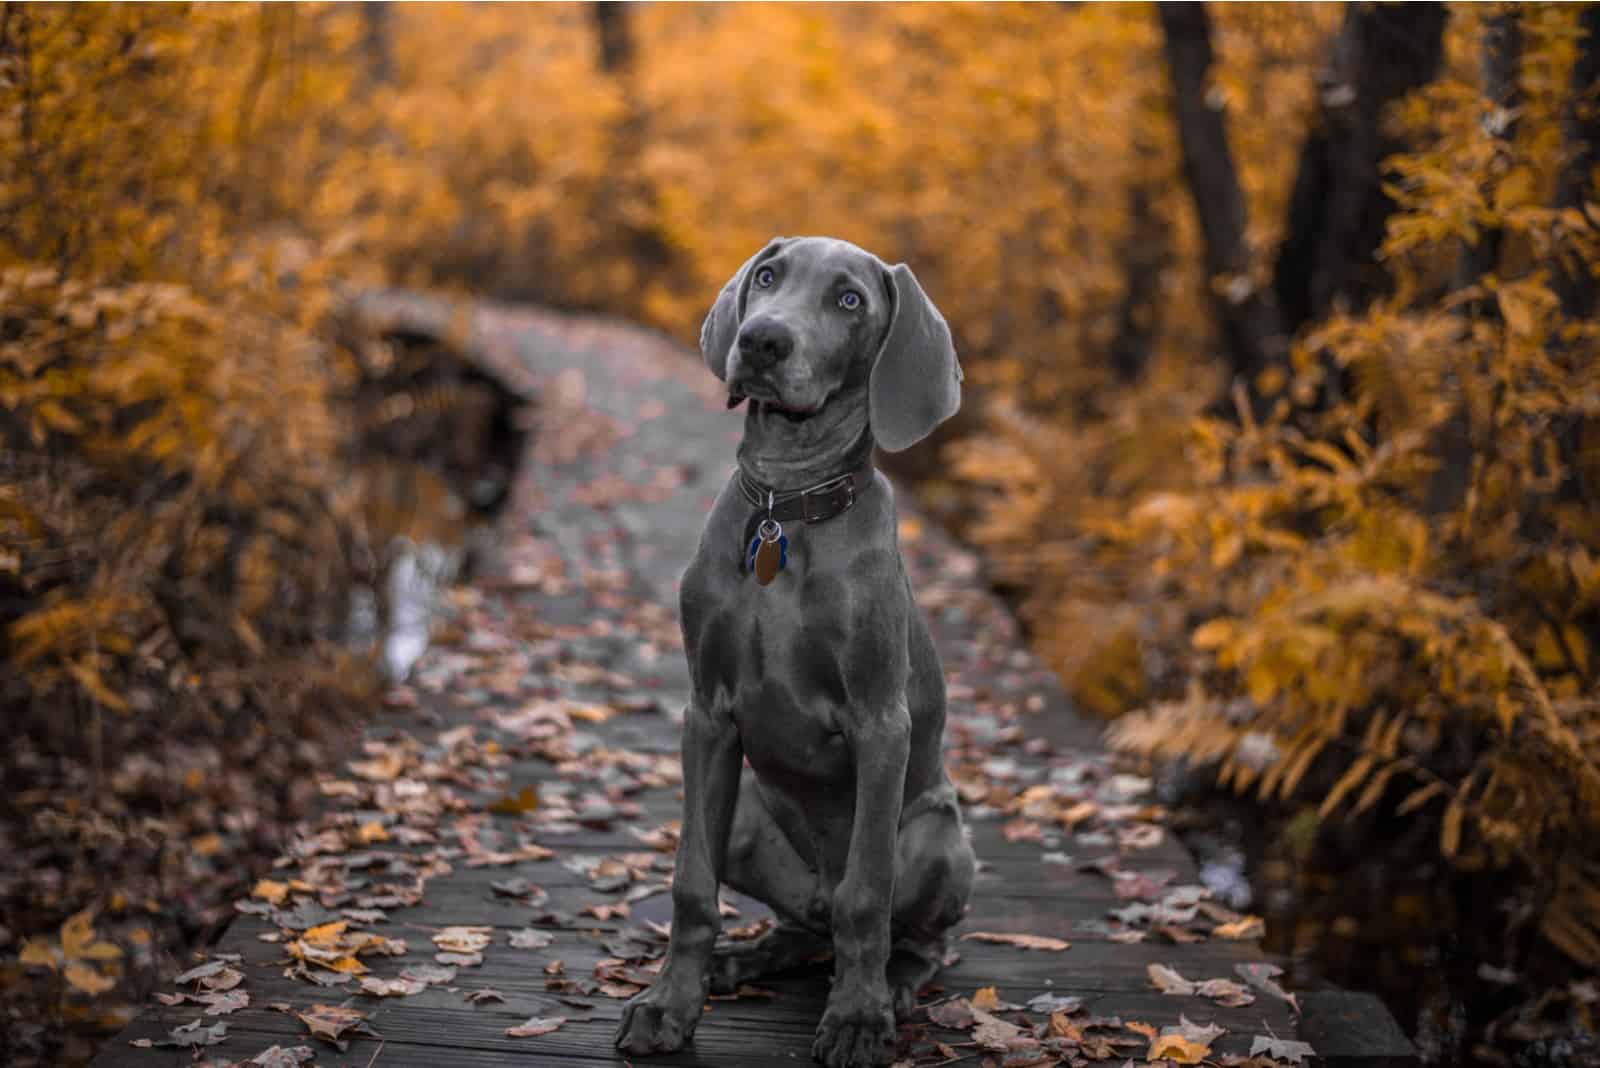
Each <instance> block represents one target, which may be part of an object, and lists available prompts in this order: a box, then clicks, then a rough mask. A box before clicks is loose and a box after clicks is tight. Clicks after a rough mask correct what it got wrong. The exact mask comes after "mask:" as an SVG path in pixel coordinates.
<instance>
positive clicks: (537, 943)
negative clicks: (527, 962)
mask: <svg viewBox="0 0 1600 1068" xmlns="http://www.w3.org/2000/svg"><path fill="white" fill-rule="evenodd" d="M509 940H510V942H511V948H512V949H544V948H545V947H546V946H548V945H550V943H552V942H554V941H555V936H553V935H551V934H550V933H549V932H548V931H536V930H534V929H533V928H532V927H527V928H524V929H523V930H520V931H512V932H511V937H510V939H509Z"/></svg>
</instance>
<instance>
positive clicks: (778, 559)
mask: <svg viewBox="0 0 1600 1068" xmlns="http://www.w3.org/2000/svg"><path fill="white" fill-rule="evenodd" d="M788 562H789V539H788V538H787V537H785V536H784V533H783V526H782V525H781V524H780V523H779V522H778V521H777V520H775V519H772V518H771V517H768V518H766V519H763V520H762V521H761V527H760V529H759V530H757V531H756V536H755V538H754V539H752V540H751V543H750V570H752V571H754V572H755V573H756V582H758V583H760V584H761V585H763V586H765V585H767V584H768V583H770V582H771V581H772V580H773V579H775V578H777V577H778V572H780V571H782V570H783V567H784V565H785V564H787V563H788Z"/></svg>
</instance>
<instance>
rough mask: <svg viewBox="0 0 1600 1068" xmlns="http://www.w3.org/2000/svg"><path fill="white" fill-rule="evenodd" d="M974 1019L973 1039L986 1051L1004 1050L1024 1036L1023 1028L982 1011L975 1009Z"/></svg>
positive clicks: (973, 1012)
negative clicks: (1013, 1040) (1015, 1039)
mask: <svg viewBox="0 0 1600 1068" xmlns="http://www.w3.org/2000/svg"><path fill="white" fill-rule="evenodd" d="M972 1018H973V1020H974V1022H975V1024H976V1026H974V1027H973V1029H972V1039H973V1041H974V1042H976V1043H978V1045H980V1046H982V1047H983V1048H984V1049H994V1050H1003V1049H1005V1048H1007V1046H1008V1045H1009V1043H1010V1042H1011V1040H1012V1039H1014V1038H1017V1037H1018V1036H1020V1035H1021V1034H1022V1028H1020V1027H1018V1026H1017V1025H1016V1024H1014V1023H1007V1022H1006V1021H1005V1020H1002V1019H1000V1017H998V1016H991V1015H990V1014H989V1013H987V1012H984V1011H983V1010H982V1009H977V1008H975V1009H973V1010H972Z"/></svg>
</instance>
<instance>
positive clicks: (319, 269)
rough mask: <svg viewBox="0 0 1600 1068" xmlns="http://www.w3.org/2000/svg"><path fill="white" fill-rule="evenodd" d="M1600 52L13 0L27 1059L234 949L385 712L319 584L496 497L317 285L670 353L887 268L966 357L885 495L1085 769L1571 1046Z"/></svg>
mask: <svg viewBox="0 0 1600 1068" xmlns="http://www.w3.org/2000/svg"><path fill="white" fill-rule="evenodd" d="M1597 33H1600V8H1597V7H1596V6H1592V5H1586V4H1584V5H1556V4H1526V5H1521V4H1519V5H1503V4H1487V5H1465V4H1463V5H1455V4H1451V5H1437V4H1408V5H1403V6H1402V5H1395V6H1390V5H1368V4H1349V5H1344V4H1324V5H1309V6H1302V5H1283V6H1268V5H1255V4H1209V5H1186V6H1177V5H1173V6H1168V5H1146V4H1130V5H1099V4H1067V5H1043V4H1041V5H1028V6H1013V5H992V6H990V5H915V6H912V5H907V6H898V5H874V6H837V7H836V6H786V5H785V6H768V5H753V6H745V5H736V6H727V7H723V6H717V7H710V6H707V7H700V6H677V5H643V6H617V5H608V4H601V5H588V4H583V5H551V6H539V7H521V6H494V5H441V6H418V7H412V6H405V5H388V4H364V5H344V6H338V5H335V6H321V5H302V6H278V5H253V4H252V5H239V6H221V5H218V6H205V5H198V6H184V5H167V4H153V5H107V6H90V5H81V6H80V5H52V4H43V5H29V4H16V3H5V4H3V5H0V145H3V146H4V151H0V436H3V448H0V663H3V664H4V671H3V672H0V715H3V716H4V719H5V722H6V724H7V731H6V735H7V737H6V745H5V747H4V748H5V752H4V753H3V755H0V767H3V775H4V784H5V792H6V795H7V796H6V810H7V812H6V816H5V818H4V820H3V821H0V824H3V827H0V848H4V850H5V852H6V854H7V861H6V864H5V867H4V869H3V871H0V909H3V911H0V952H3V954H4V957H3V959H0V990H3V991H4V997H5V1003H6V1012H7V1022H6V1027H7V1032H8V1035H9V1037H10V1038H11V1039H12V1040H15V1041H18V1042H21V1041H24V1040H26V1041H28V1042H30V1043H35V1044H37V1043H38V1042H39V1041H41V1039H40V1035H41V1034H44V1035H46V1036H48V1037H47V1041H48V1042H56V1043H66V1044H65V1045H61V1046H60V1047H59V1051H60V1052H61V1056H62V1057H64V1058H69V1057H71V1056H81V1054H82V1051H83V1050H84V1049H85V1048H86V1046H85V1044H84V1043H85V1042H86V1041H87V1039H86V1038H84V1037H82V1036H93V1035H95V1034H97V1033H99V1032H100V1031H101V1030H103V1029H104V1028H108V1027H114V1026H115V1024H116V1023H118V1022H119V1021H120V1020H121V1019H122V1018H123V1017H124V1015H125V1013H126V1012H127V1011H128V1010H127V1006H128V1004H129V1003H130V1002H131V1001H132V1000H134V999H137V998H140V997H142V996H143V995H144V993H145V992H146V991H147V990H148V989H149V987H150V985H151V983H152V982H153V981H154V979H153V977H154V975H155V974H156V973H157V972H158V971H159V970H160V969H161V968H163V967H166V966H168V965H167V963H164V962H170V961H171V960H172V957H171V954H173V953H175V952H177V951H178V950H179V949H181V948H182V947H184V946H186V945H189V944H192V943H193V942H194V941H195V940H197V939H203V938H204V937H205V936H206V935H207V933H208V932H210V931H213V930H214V929H215V928H216V925H217V924H218V923H219V922H221V921H222V920H223V919H224V918H225V917H226V915H227V914H228V906H227V902H228V899H229V897H230V895H232V894H234V893H237V892H238V891H239V888H240V887H242V886H244V885H246V882H247V880H248V879H249V878H251V877H252V876H253V875H254V874H258V873H259V870H258V868H259V864H260V863H261V860H262V858H263V857H268V856H270V855H271V854H272V853H273V852H274V851H275V848H276V845H277V844H278V842H279V831H280V829H281V827H282V826H283V823H284V821H286V820H290V819H292V818H294V816H295V815H296V814H298V813H300V812H302V811H304V806H305V805H306V804H308V803H309V802H310V800H311V799H312V797H311V795H312V794H313V793H314V786H313V785H312V782H311V779H310V776H309V772H310V770H311V769H313V768H315V767H317V766H318V763H319V761H321V760H323V759H325V757H326V754H327V752H328V750H329V747H331V746H335V745H337V744H338V739H339V738H340V737H341V733H340V732H341V731H342V730H343V729H344V728H345V727H346V726H348V725H349V724H350V723H353V722H355V721H356V720H357V719H358V718H359V716H360V715H361V714H362V709H363V708H365V707H369V706H371V705H372V704H373V703H374V702H373V698H374V696H375V695H376V694H377V693H378V692H380V678H379V675H378V673H377V671H376V669H375V667H374V666H373V665H372V661H371V657H370V656H367V655H365V654H363V653H362V652H361V651H360V650H359V649H357V648H354V647H353V646H352V645H351V644H350V643H348V642H346V641H344V640H343V639H344V636H345V631H346V620H347V618H348V616H349V614H350V604H351V600H352V597H353V596H354V592H353V591H356V590H358V589H360V588H366V587H372V586H374V585H376V584H378V583H379V582H380V581H381V580H380V578H379V576H381V575H382V574H383V572H384V569H385V567H386V566H387V563H388V561H389V560H390V559H391V558H392V556H393V552H394V550H393V546H394V545H395V544H396V541H395V539H396V538H398V537H402V536H404V537H408V538H412V539H416V540H435V541H449V540H451V539H457V538H459V537H460V536H461V530H462V528H463V527H464V526H465V525H466V524H467V523H468V522H469V521H470V518H471V513H472V512H473V511H474V509H481V508H482V507H483V506H484V502H482V501H472V500H466V501H463V500H460V499H457V498H456V497H455V496H454V495H452V493H451V491H450V490H449V489H448V487H449V486H450V485H451V484H452V483H453V482H457V481H459V479H458V478H457V477H456V476H457V475H459V474H460V472H461V471H471V470H474V469H477V468H479V467H481V466H482V463H483V462H484V461H483V457H484V456H485V455H488V454H489V453H490V452H492V450H493V442H494V441H496V440H499V439H502V438H503V437H504V436H505V434H506V433H507V432H508V431H507V428H506V427H505V425H504V423H505V415H504V410H503V409H504V403H503V398H499V397H497V396H495V395H494V390H493V388H492V387H490V386H489V385H486V384H485V383H484V382H483V381H480V380H478V379H476V378H474V377H473V375H472V374H471V372H470V371H469V370H463V369H461V368H458V367H456V366H455V365H454V364H451V363H450V362H449V361H448V360H446V359H444V358H443V357H441V356H440V355H439V354H438V353H437V352H431V351H427V352H420V353H419V352H418V351H417V350H416V349H415V348H414V347H408V346H407V345H405V344H402V343H398V342H396V341H394V339H392V338H375V337H373V336H370V334H365V333H363V332H362V331H360V330H356V329H352V328H351V326H350V323H349V320H348V317H347V316H346V315H345V314H344V309H345V308H346V307H347V302H348V301H349V299H350V297H351V296H352V294H355V293H357V292H359V291H361V290H362V289H363V288H365V287H372V286H380V285H401V286H410V287H432V288H446V289H454V290H458V291H462V292H470V293H473V294H477V295H484V296H489V297H496V298H502V299H514V300H529V301H538V302H542V303H546V304H550V305H555V306H560V307H564V308H571V309H584V310H596V311H601V312H605V313H610V314H614V315H617V316H622V317H627V318H630V319H633V320H636V321H639V322H643V323H647V324H650V325H653V326H655V327H658V328H660V329H661V330H663V331H666V332H668V333H671V334H673V335H675V336H677V337H679V338H682V339H683V340H684V341H685V342H692V340H693V338H694V337H695V334H696V330H697V328H698V325H699V321H700V318H701V316H702V315H703V314H704V311H705V309H706V307H707V305H708V303H709V301H710V299H711V297H712V296H713V295H714V294H715V292H716V291H717V289H718V287H719V286H720V285H721V283H722V282H723V281H724V279H725V278H726V277H727V276H728V275H729V274H730V273H731V272H732V270H733V269H734V268H735V267H736V266H737V265H738V264H739V263H740V262H741V261H742V260H743V259H744V257H745V256H747V255H748V254H749V253H750V252H751V251H752V250H753V249H755V248H757V247H759V246H760V245H761V244H762V243H763V242H765V241H766V240H767V239H768V238H770V237H771V236H772V235H773V234H775V233H777V234H802V233H827V234H835V235H838V236H841V237H845V238H848V239H849V240H852V241H854V242H856V243H858V244H861V245H863V246H865V247H867V248H870V249H872V250H874V251H876V252H878V253H880V254H881V255H883V256H884V257H885V258H886V259H889V260H891V261H893V260H904V261H907V262H909V263H912V264H914V265H915V268H916V270H917V273H918V276H919V278H921V280H922V281H923V284H924V285H925V287H926V288H927V289H928V291H929V292H930V294H932V295H933V297H934V299H935V301H936V302H937V303H938V304H939V306H940V307H941V308H942V310H943V311H944V313H945V315H946V317H947V318H948V319H949V321H950V323H951V326H952V328H953V330H954V332H955V335H956V338H957V345H958V348H959V350H960V351H961V353H962V356H963V362H964V364H965V366H966V368H967V371H968V379H969V384H970V386H971V389H970V391H969V400H968V404H967V407H966V409H965V411H964V412H963V414H962V416H961V417H960V419H959V420H957V422H956V423H955V424H954V425H953V426H952V427H951V428H950V429H949V430H948V432H947V433H945V434H944V435H943V438H942V440H941V442H940V443H939V445H938V447H937V448H933V447H930V448H926V449H924V450H922V453H921V455H920V456H919V457H917V458H915V459H913V460H912V461H910V463H911V464H913V465H914V466H912V467H909V468H907V469H906V471H905V472H904V473H906V474H907V475H908V477H912V478H915V479H917V480H918V482H919V484H920V487H921V492H922V495H923V497H924V499H925V500H926V501H927V502H928V504H929V505H930V506H932V507H934V508H935V509H936V510H937V512H938V514H940V515H941V516H942V517H943V518H944V519H945V520H946V521H947V522H949V523H950V524H951V525H952V526H953V527H954V528H955V529H956V530H958V532H960V533H961V534H962V535H963V536H964V537H966V538H968V539H969V540H971V541H972V542H974V543H976V544H977V545H978V546H980V547H981V548H982V550H983V551H984V553H985V554H986V559H987V561H988V565H989V568H990V571H991V574H992V576H993V578H994V581H995V582H996V583H997V584H999V585H1000V586H1001V587H1002V588H1004V589H1005V590H1006V592H1007V593H1008V595H1009V596H1010V597H1011V598H1012V600H1013V602H1014V603H1015V604H1016V606H1017V608H1018V610H1019V612H1020V613H1021V614H1022V616H1023V617H1024V619H1025V620H1026V622H1027V624H1028V627H1029V630H1030V634H1031V638H1032V640H1033V641H1034V642H1035V644H1036V645H1037V647H1038V648H1039V649H1040V650H1041V651H1042V652H1043V653H1044V654H1045V655H1046V656H1047V657H1048V659H1049V660H1050V661H1051V663H1052V664H1053V665H1054V666H1055V667H1056V668H1057V669H1058V670H1059V671H1060V673H1061V674H1062V677H1063V678H1064V679H1065V680H1066V681H1067V682H1068V684H1069V686H1070V688H1071V690H1072V691H1073V693H1074V695H1075V697H1076V698H1077V700H1078V702H1079V703H1080V704H1081V706H1082V707H1083V708H1084V709H1086V710H1088V711H1090V712H1092V713H1093V714H1096V715H1100V716H1103V717H1105V718H1106V719H1107V720H1108V721H1115V722H1114V724H1113V726H1112V727H1111V731H1112V737H1113V738H1114V740H1115V741H1116V743H1117V744H1118V745H1119V746H1120V747H1123V748H1125V749H1128V750H1130V751H1132V752H1136V753H1142V754H1147V755H1149V756H1151V757H1156V758H1161V759H1163V760H1164V761H1171V763H1169V764H1168V765H1167V766H1169V767H1173V768H1176V769H1177V771H1175V772H1174V773H1173V775H1172V783H1173V789H1174V791H1175V797H1178V798H1182V799H1185V800H1190V801H1199V802H1204V803H1203V804H1202V805H1201V809H1200V810H1209V811H1213V812H1215V813H1216V815H1215V817H1214V818H1215V821H1216V822H1217V824H1218V825H1219V826H1222V827H1224V828H1226V827H1227V826H1228V825H1230V824H1231V825H1233V826H1234V827H1235V828H1237V827H1238V826H1246V827H1248V828H1249V833H1248V834H1246V835H1244V836H1243V837H1245V838H1247V839H1249V841H1248V842H1247V844H1248V846H1249V848H1250V849H1251V850H1253V851H1254V853H1255V854H1256V855H1257V856H1258V857H1259V858H1260V859H1259V861H1258V863H1257V869H1258V870H1257V872H1256V874H1257V883H1258V892H1265V893H1266V894H1267V902H1266V908H1267V909H1268V911H1269V921H1268V926H1269V937H1270V938H1271V939H1272V940H1273V942H1274V946H1275V948H1278V949H1280V950H1283V951H1286V952H1291V953H1295V954H1297V955H1299V956H1300V957H1302V958H1305V959H1309V960H1314V961H1315V962H1317V963H1316V967H1317V968H1318V969H1319V970H1320V971H1321V973H1322V974H1324V975H1325V976H1326V977H1327V978H1329V979H1331V980H1333V981H1336V982H1339V983H1341V984H1343V985H1347V986H1353V987H1366V988H1371V987H1381V988H1384V989H1385V990H1386V991H1387V992H1388V994H1389V995H1390V996H1391V998H1392V999H1393V1000H1391V1004H1392V1005H1395V1006H1396V1011H1397V1015H1399V1016H1400V1017H1401V1019H1402V1022H1403V1024H1404V1025H1405V1026H1407V1027H1408V1028H1410V1029H1413V1030H1414V1031H1415V1032H1416V1033H1417V1034H1418V1036H1419V1037H1420V1038H1421V1039H1422V1040H1423V1043H1424V1049H1425V1051H1426V1052H1427V1053H1428V1054H1429V1056H1430V1058H1432V1059H1434V1060H1437V1061H1441V1062H1444V1061H1451V1060H1456V1059H1460V1058H1463V1057H1465V1056H1468V1055H1471V1056H1475V1057H1478V1058H1480V1059H1483V1060H1486V1061H1488V1062H1492V1063H1511V1060H1512V1059H1513V1058H1514V1059H1517V1060H1518V1061H1519V1062H1525V1063H1542V1062H1544V1061H1546V1060H1553V1061H1559V1060H1561V1058H1562V1057H1563V1056H1571V1055H1573V1054H1572V1050H1573V1049H1575V1048H1580V1047H1581V1048H1586V1049H1587V1050H1588V1051H1589V1052H1590V1053H1593V1051H1594V1046H1593V1045H1592V1038H1591V1039H1589V1040H1588V1041H1589V1042H1590V1045H1588V1046H1587V1047H1583V1045H1582V1041H1579V1042H1578V1046H1577V1047H1574V1046H1573V1045H1572V1042H1573V1041H1574V1040H1573V1039H1572V1037H1571V1036H1572V1035H1574V1034H1579V1035H1581V1034H1584V1033H1588V1034H1590V1035H1591V1036H1592V1032H1593V1014H1594V1013H1595V1012H1596V1011H1597V1010H1600V984H1597V983H1596V981H1595V975H1596V972H1597V970H1600V763H1597V757H1600V699H1597V695H1596V673H1597V672H1600V660H1597V657H1600V508H1597V494H1600V362H1597V359H1596V356H1597V348H1596V346H1597V341H1600V329H1597V327H1596V325H1595V322H1594V316H1593V313H1594V310H1595V309H1594V304H1595V283H1596V279H1595V270H1596V267H1597V265H1600V195H1597V192H1596V178H1597V172H1596V165H1597V162H1600V159H1597V152H1600V100H1597V98H1596V89H1597V86H1596V80H1597V75H1600V41H1597V40H1596V34H1597ZM441 441H445V442H455V443H457V446H458V447H455V448H456V452H455V453H452V454H450V455H442V454H441V453H442V450H440V449H439V448H438V447H437V444H438V442H441ZM462 442H465V443H466V444H465V445H460V443H462ZM456 453H463V454H460V455H457V454H456ZM534 477H537V476H536V474H535V476H534ZM490 496H492V492H491V494H490ZM1219 798H1224V799H1230V798H1231V800H1218V799H1219ZM1208 806H1209V809H1208ZM1236 837H1237V835H1236ZM1263 888H1264V889H1263ZM1274 909H1276V910H1277V912H1276V913H1274V912H1273V910H1274ZM1419 975H1425V976H1426V978H1425V979H1422V980H1419V978H1418V977H1419ZM63 1036H67V1037H63ZM72 1036H77V1037H72ZM1562 1042H1566V1043H1567V1045H1565V1046H1562V1045H1561V1043H1562ZM73 1043H76V1045H74V1044H73ZM52 1048H55V1047H52ZM1508 1050H1509V1051H1510V1052H1507V1051H1508ZM1562 1050H1566V1051H1567V1052H1566V1053H1562V1052H1561V1051H1562ZM74 1051H76V1052H74ZM1574 1063H1576V1061H1574Z"/></svg>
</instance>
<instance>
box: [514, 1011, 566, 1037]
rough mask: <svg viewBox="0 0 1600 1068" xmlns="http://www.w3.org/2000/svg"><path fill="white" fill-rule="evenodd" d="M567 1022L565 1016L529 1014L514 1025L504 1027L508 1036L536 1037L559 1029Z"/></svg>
mask: <svg viewBox="0 0 1600 1068" xmlns="http://www.w3.org/2000/svg"><path fill="white" fill-rule="evenodd" d="M566 1022H567V1018H566V1017H565V1016H530V1017H529V1018H528V1019H527V1020H524V1021H523V1022H522V1023H520V1024H518V1025H517V1026H515V1027H508V1028H506V1036H507V1037H509V1038H537V1037H539V1036H540V1035H548V1034H549V1033H550V1032H551V1031H555V1030H558V1029H560V1027H561V1025H562V1024H564V1023H566Z"/></svg>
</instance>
